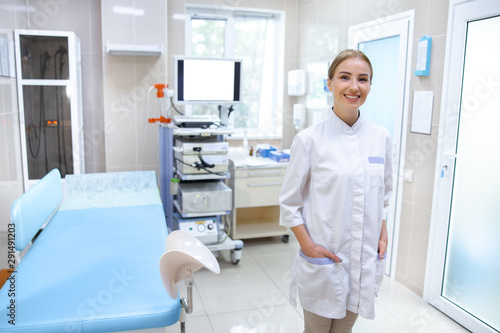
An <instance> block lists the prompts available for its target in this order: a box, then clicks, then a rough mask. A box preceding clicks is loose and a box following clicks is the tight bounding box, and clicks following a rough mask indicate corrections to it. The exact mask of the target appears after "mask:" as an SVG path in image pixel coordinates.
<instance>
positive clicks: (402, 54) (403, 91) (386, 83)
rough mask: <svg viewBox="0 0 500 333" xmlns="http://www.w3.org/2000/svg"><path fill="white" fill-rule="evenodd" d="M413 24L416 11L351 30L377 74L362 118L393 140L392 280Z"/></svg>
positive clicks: (354, 42) (388, 269)
mask: <svg viewBox="0 0 500 333" xmlns="http://www.w3.org/2000/svg"><path fill="white" fill-rule="evenodd" d="M413 20H414V11H413V10H412V11H409V12H405V13H401V14H398V15H393V16H390V17H385V18H382V19H378V20H376V21H371V22H367V23H363V24H360V25H356V26H352V27H350V28H349V45H350V47H352V48H357V49H359V50H361V51H363V52H364V53H365V54H366V55H367V56H368V58H369V59H370V61H371V63H372V67H373V72H374V75H373V83H372V90H371V92H370V97H369V98H368V99H367V101H366V103H365V104H364V105H363V107H362V108H361V115H362V116H363V118H365V119H367V120H370V121H372V122H374V123H377V124H380V125H382V126H383V127H385V128H386V129H387V130H388V131H389V132H390V133H391V135H392V139H393V147H392V148H393V170H394V173H393V178H394V192H393V195H392V197H391V203H390V207H391V209H390V210H389V214H388V216H387V230H388V232H389V246H388V251H387V253H388V258H387V260H388V264H387V265H386V274H388V275H391V276H394V274H395V271H396V270H395V269H394V268H395V267H394V266H395V263H396V256H397V248H398V246H397V245H398V239H397V235H399V217H400V215H401V197H402V192H403V191H402V188H403V187H402V185H403V184H402V182H403V177H402V176H401V175H402V174H403V170H404V160H405V156H404V153H405V152H404V147H406V130H407V122H408V121H407V115H408V101H409V100H410V98H409V85H410V78H411V68H410V67H411V66H410V65H411V54H412V43H411V37H412V36H413ZM388 96H391V98H388ZM381 105H383V108H381Z"/></svg>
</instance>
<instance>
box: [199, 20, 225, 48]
mask: <svg viewBox="0 0 500 333" xmlns="http://www.w3.org/2000/svg"><path fill="white" fill-rule="evenodd" d="M225 29H226V21H225V20H215V19H214V20H212V19H198V18H193V19H192V20H191V34H192V39H191V43H192V49H191V52H192V55H193V56H195V57H224V55H225V38H224V36H225Z"/></svg>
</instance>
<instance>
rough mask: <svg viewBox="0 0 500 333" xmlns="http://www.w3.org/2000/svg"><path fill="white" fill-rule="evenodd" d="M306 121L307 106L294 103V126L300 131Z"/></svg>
mask: <svg viewBox="0 0 500 333" xmlns="http://www.w3.org/2000/svg"><path fill="white" fill-rule="evenodd" d="M305 123H306V107H305V105H304V104H294V105H293V126H294V127H295V129H296V130H298V131H300V130H301V129H303V128H304V125H305Z"/></svg>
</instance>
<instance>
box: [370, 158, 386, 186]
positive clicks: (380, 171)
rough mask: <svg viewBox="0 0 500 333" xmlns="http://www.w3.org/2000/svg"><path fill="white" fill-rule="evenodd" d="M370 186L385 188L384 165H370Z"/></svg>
mask: <svg viewBox="0 0 500 333" xmlns="http://www.w3.org/2000/svg"><path fill="white" fill-rule="evenodd" d="M370 186H376V187H383V186H384V165H383V164H380V163H370Z"/></svg>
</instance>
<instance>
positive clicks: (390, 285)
mask: <svg viewBox="0 0 500 333" xmlns="http://www.w3.org/2000/svg"><path fill="white" fill-rule="evenodd" d="M298 248H299V247H298V243H297V241H296V240H295V239H294V238H293V237H290V242H289V243H286V244H285V243H282V242H281V239H280V238H279V237H276V238H266V239H259V240H248V241H245V247H244V248H243V256H242V259H241V261H240V263H239V264H238V265H232V264H231V263H230V261H229V258H228V253H227V252H223V253H221V254H220V255H219V263H220V266H221V273H220V275H218V276H217V275H215V274H213V273H211V272H208V271H206V270H203V271H199V272H198V273H196V275H195V286H196V291H195V293H194V295H195V296H194V297H195V303H194V311H193V313H192V314H190V315H188V319H187V322H186V331H187V332H189V333H212V332H213V333H221V332H228V333H302V332H303V315H302V309H301V308H297V309H296V308H293V307H292V306H290V305H289V304H288V300H287V298H288V286H289V280H290V275H291V266H292V263H293V259H294V258H295V253H296V251H297V250H298ZM180 288H181V290H182V291H181V293H182V292H183V291H184V290H185V288H184V286H182V285H180ZM166 332H168V333H171V332H179V324H177V325H175V326H172V327H169V328H168V329H167V330H166ZM353 332H354V333H361V332H363V333H365V332H369V333H377V332H384V333H392V332H394V333H396V332H397V333H414V332H419V333H420V332H422V333H436V332H443V333H444V332H446V333H458V332H468V331H467V330H466V329H464V328H463V327H462V326H460V325H458V324H457V323H456V322H454V321H453V320H451V319H449V318H448V317H447V316H445V315H443V314H442V313H441V312H439V311H437V310H436V309H435V308H433V307H432V306H430V305H428V304H427V303H426V302H424V301H423V300H422V299H421V298H420V297H419V296H417V295H416V294H414V293H413V292H411V291H409V290H408V289H407V288H405V287H403V286H402V285H401V284H400V283H398V282H396V281H394V280H392V279H390V278H386V279H385V280H384V284H383V285H382V288H381V290H380V292H379V294H378V297H377V300H376V318H375V319H374V320H366V319H363V318H359V319H358V321H357V322H356V325H355V326H354V329H353Z"/></svg>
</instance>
